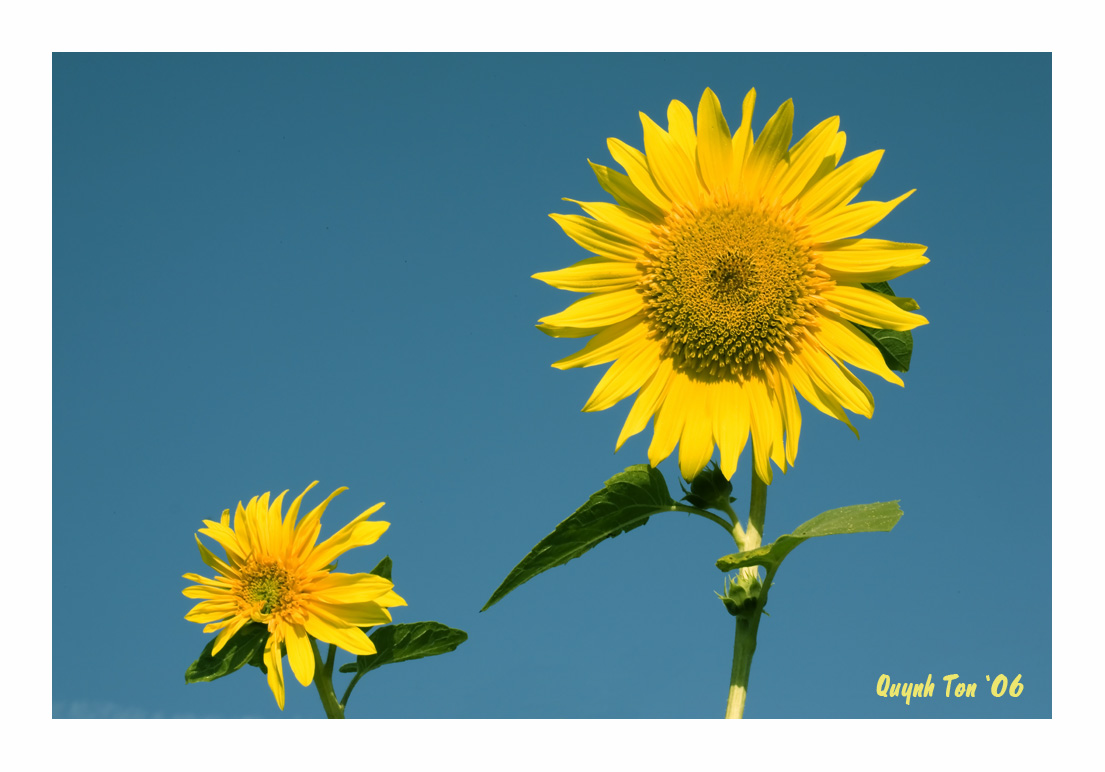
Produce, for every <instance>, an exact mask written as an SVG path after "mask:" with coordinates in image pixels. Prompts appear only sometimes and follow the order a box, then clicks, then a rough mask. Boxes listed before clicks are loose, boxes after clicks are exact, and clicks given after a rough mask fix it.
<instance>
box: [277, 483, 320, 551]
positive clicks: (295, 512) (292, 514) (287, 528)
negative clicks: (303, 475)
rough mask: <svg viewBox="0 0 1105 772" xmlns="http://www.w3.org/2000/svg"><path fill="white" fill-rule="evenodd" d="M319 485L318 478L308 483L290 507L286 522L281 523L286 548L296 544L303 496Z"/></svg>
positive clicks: (285, 517)
mask: <svg viewBox="0 0 1105 772" xmlns="http://www.w3.org/2000/svg"><path fill="white" fill-rule="evenodd" d="M316 485H318V480H315V481H314V482H313V483H311V484H310V485H308V486H307V487H306V488H304V489H303V493H301V494H299V495H298V496H296V497H295V501H293V502H292V505H291V506H290V507H288V514H286V515H285V516H284V522H283V524H282V525H281V529H282V530H283V532H284V545H285V549H288V548H291V547H292V546H293V545H294V544H295V521H296V518H298V517H299V506H300V504H302V503H303V497H304V496H306V495H307V491H309V490H311V488H314V487H315V486H316Z"/></svg>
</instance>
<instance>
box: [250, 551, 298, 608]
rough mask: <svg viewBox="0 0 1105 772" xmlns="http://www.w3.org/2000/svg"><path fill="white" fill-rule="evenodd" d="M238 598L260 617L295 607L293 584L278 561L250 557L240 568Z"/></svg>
mask: <svg viewBox="0 0 1105 772" xmlns="http://www.w3.org/2000/svg"><path fill="white" fill-rule="evenodd" d="M241 576H242V581H241V587H240V589H239V591H238V597H239V598H240V599H241V600H242V601H243V602H244V603H245V604H246V605H247V606H248V607H249V608H251V609H253V610H255V611H257V612H258V613H260V614H264V615H268V614H276V613H278V612H280V611H283V610H285V609H286V608H288V607H289V606H291V605H293V604H294V601H295V599H296V588H295V583H294V582H293V581H292V577H291V575H290V574H289V573H288V572H287V571H286V570H285V569H284V566H283V565H281V563H280V562H278V561H275V560H257V559H256V558H252V557H251V558H250V559H249V560H248V561H247V562H246V564H245V566H243V567H242V569H241Z"/></svg>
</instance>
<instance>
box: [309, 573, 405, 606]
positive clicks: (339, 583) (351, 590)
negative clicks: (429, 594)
mask: <svg viewBox="0 0 1105 772" xmlns="http://www.w3.org/2000/svg"><path fill="white" fill-rule="evenodd" d="M394 586H395V585H393V584H392V583H391V582H389V581H388V580H387V579H384V578H383V577H382V576H376V575H375V574H338V573H329V574H327V575H326V576H324V577H322V578H321V579H319V580H318V581H317V582H313V583H311V584H310V585H309V586H308V587H307V588H306V591H308V592H310V593H311V597H312V598H315V599H317V600H319V601H321V602H323V603H361V602H364V601H369V600H376V599H377V598H378V597H380V596H381V595H384V594H386V593H387V592H388V591H389V590H391V588H392V587H394Z"/></svg>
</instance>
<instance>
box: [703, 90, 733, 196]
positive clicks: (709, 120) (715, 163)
mask: <svg viewBox="0 0 1105 772" xmlns="http://www.w3.org/2000/svg"><path fill="white" fill-rule="evenodd" d="M697 151H698V171H699V174H701V175H702V181H703V183H705V185H706V187H707V188H708V189H709V190H710V191H712V192H713V193H719V194H720V193H723V192H724V191H726V190H728V188H729V174H730V172H731V171H732V169H733V139H732V136H731V135H730V134H729V124H728V123H726V122H725V115H724V114H723V113H722V112H721V102H719V101H718V98H717V96H716V95H715V94H714V92H713V91H711V90H710V89H706V90H705V91H703V92H702V99H701V101H699V103H698V142H697Z"/></svg>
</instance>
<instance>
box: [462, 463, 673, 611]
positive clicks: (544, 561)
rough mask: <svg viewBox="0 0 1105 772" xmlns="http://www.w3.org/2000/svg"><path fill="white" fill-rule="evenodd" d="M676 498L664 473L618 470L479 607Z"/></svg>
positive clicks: (637, 523) (639, 467)
mask: <svg viewBox="0 0 1105 772" xmlns="http://www.w3.org/2000/svg"><path fill="white" fill-rule="evenodd" d="M675 503H676V502H675V500H674V499H672V497H671V495H670V494H669V493H668V486H667V483H665V482H664V476H663V475H662V474H660V472H659V471H658V470H656V469H654V468H652V467H651V466H649V465H648V464H635V465H634V466H631V467H629V468H628V469H626V470H625V471H624V472H619V473H618V474H616V475H614V476H613V477H611V478H610V479H609V480H607V481H606V485H605V487H604V488H603V489H602V490H600V491H598V492H596V493H593V494H592V495H591V498H589V499H587V503H585V504H584V505H583V506H581V507H580V508H579V509H577V510H576V511H575V512H573V513H572V514H571V515H570V516H569V517H568V518H567V519H566V520H564V522H562V523H561V524H560V525H558V526H557V527H556V528H555V529H554V530H553V532H552V533H550V534H549V535H548V536H546V537H545V538H544V539H542V540H541V541H540V542H538V544H537V546H536V547H534V548H533V549H532V550H530V553H529V554H528V555H526V556H525V557H524V558H522V561H521V562H520V563H519V564H518V565H516V566H515V567H514V570H513V571H511V572H510V573H509V574H508V575H507V577H506V579H504V580H503V583H502V584H500V585H499V588H498V589H497V590H495V592H494V594H492V596H491V598H490V599H489V600H488V601H487V603H486V604H485V605H484V607H483V608H482V609H480V610H481V611H486V610H487V609H489V608H491V607H492V606H494V605H495V604H496V603H498V602H499V601H500V600H502V599H503V598H504V597H505V596H506V595H507V593H509V592H511V591H512V590H514V589H516V588H518V587H519V586H520V585H522V584H525V583H526V582H528V581H529V580H530V579H532V578H533V577H535V576H537V575H538V574H540V573H542V572H544V571H548V570H549V569H550V568H555V567H556V566H562V565H564V564H565V563H567V562H568V561H569V560H572V559H573V558H578V557H579V556H580V555H582V554H583V553H585V552H587V551H588V550H590V549H591V548H592V547H594V546H595V545H596V544H598V543H599V542H600V541H602V540H603V539H612V538H614V537H615V536H618V535H619V534H623V533H626V532H627V531H631V530H633V529H634V528H637V527H639V526H642V525H644V524H645V523H647V522H648V519H649V518H650V517H651V516H652V515H655V514H656V513H658V512H663V511H665V510H670V509H671V507H673V506H675Z"/></svg>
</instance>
